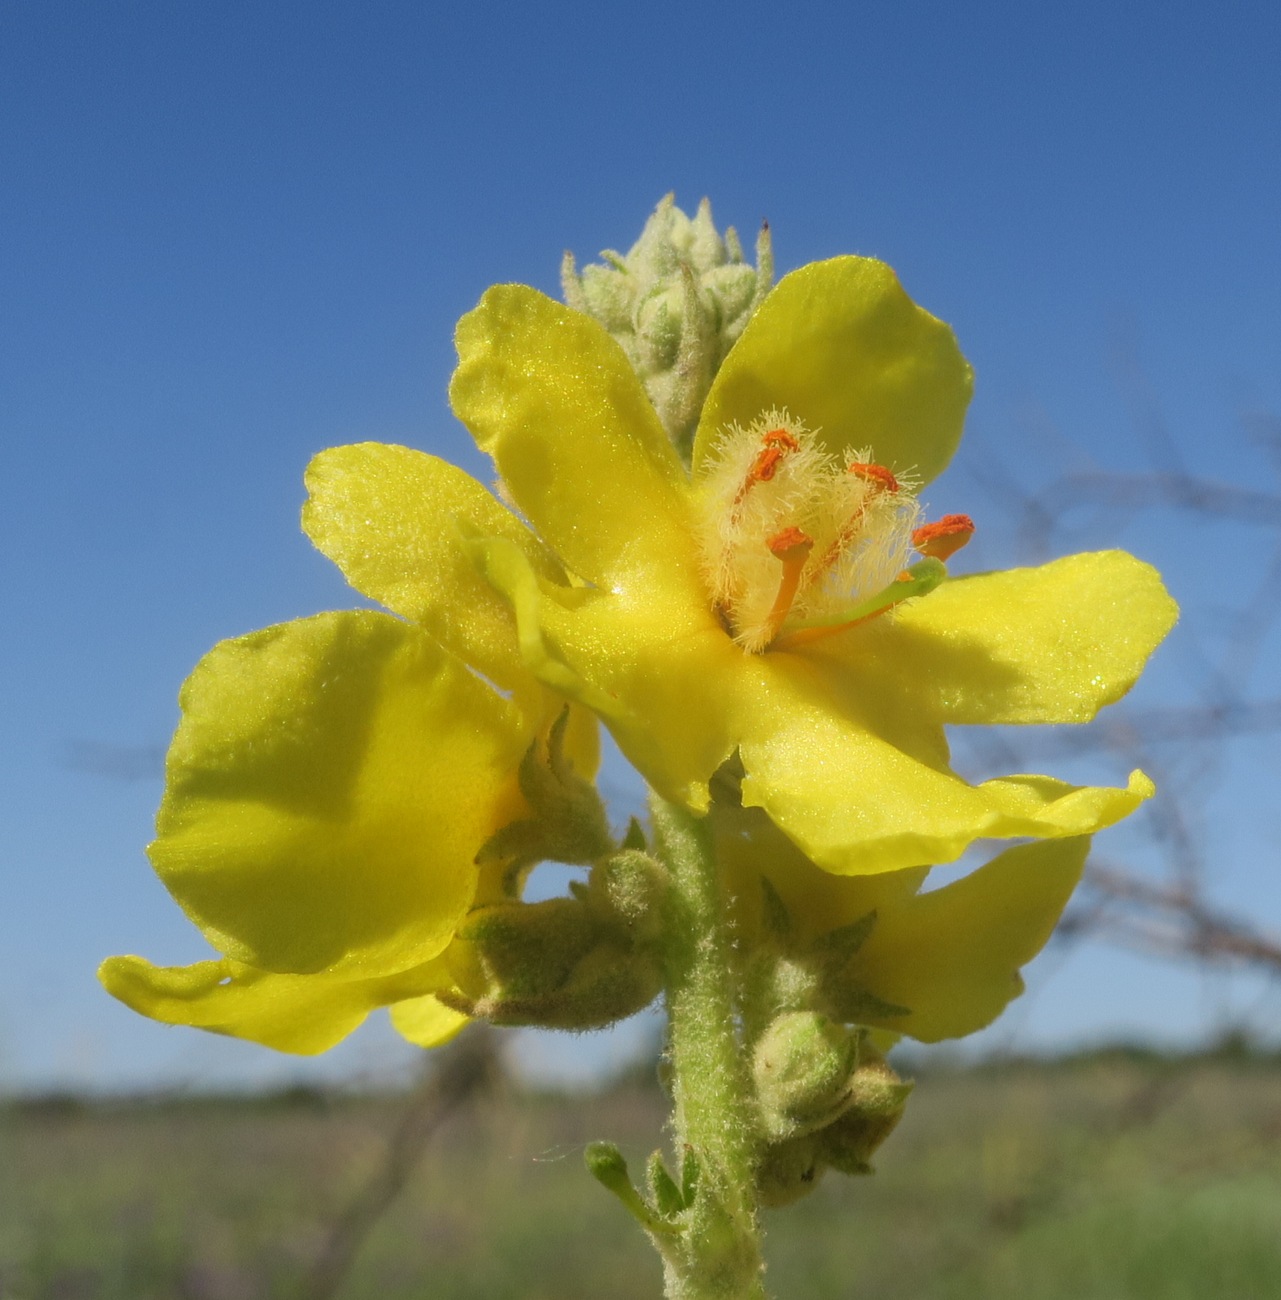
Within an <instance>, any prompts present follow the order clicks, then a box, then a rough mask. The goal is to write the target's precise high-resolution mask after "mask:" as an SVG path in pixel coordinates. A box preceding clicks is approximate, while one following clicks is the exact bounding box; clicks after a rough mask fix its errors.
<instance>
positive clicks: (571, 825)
mask: <svg viewBox="0 0 1281 1300" xmlns="http://www.w3.org/2000/svg"><path fill="white" fill-rule="evenodd" d="M568 722H569V708H568V706H566V707H565V708H564V709H562V710H561V713H560V716H559V717H558V718H557V719H556V721H555V722H554V723H553V724H552V726H551V728H550V730H549V732H548V735H547V738H546V740H545V741H544V740H542V739H540V738H535V739H534V741H533V742H532V743H531V744H530V746H529V748H528V749H527V750H526V751H525V755H524V757H523V758H522V759H521V764H520V768H519V773H518V778H519V781H520V788H521V793H522V794H523V795H524V796H525V800H526V802H527V803H528V804H529V807H530V810H531V812H532V814H533V815H532V816H530V817H523V818H520V819H519V820H517V821H514V822H509V823H508V824H507V825H506V826H504V827H502V828H501V829H500V830H498V831H496V832H495V833H494V834H493V835H491V836H490V837H489V839H488V840H486V841H485V843H484V844H483V845H481V847H480V851H479V852H478V853H477V854H476V865H477V866H479V867H485V866H491V865H494V864H497V863H503V864H505V866H506V871H505V883H506V886H507V891H508V892H509V893H510V894H512V895H513V896H515V895H517V894H519V892H520V886H521V884H522V883H523V881H524V876H525V873H526V872H527V871H528V869H529V868H530V867H532V866H533V865H534V864H535V863H538V862H564V863H566V864H568V865H571V866H575V865H578V866H585V865H587V864H589V863H592V862H595V861H596V860H597V859H598V858H601V857H603V856H604V855H605V854H607V853H609V852H611V851H612V850H613V847H614V842H613V838H612V837H611V835H610V831H609V818H608V816H607V814H606V812H605V805H604V804H603V803H602V802H601V798H600V795H599V794H598V793H597V792H596V787H595V786H594V785H593V784H592V783H591V782H590V781H588V780H585V779H584V778H583V777H581V776H579V775H578V774H577V773H576V772H575V771H574V765H573V763H572V761H570V759H569V758H567V757H566V755H565V730H566V727H567V725H568Z"/></svg>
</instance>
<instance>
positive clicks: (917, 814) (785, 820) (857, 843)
mask: <svg viewBox="0 0 1281 1300" xmlns="http://www.w3.org/2000/svg"><path fill="white" fill-rule="evenodd" d="M763 658H764V659H766V660H767V661H769V663H770V675H769V679H768V681H767V682H762V683H760V684H759V685H758V687H757V688H756V689H755V690H752V691H751V692H750V693H749V694H747V695H745V696H740V698H739V700H738V701H737V705H738V710H739V718H740V719H741V721H740V723H739V728H738V734H739V736H740V745H739V752H740V754H741V757H742V763H743V768H744V771H745V776H744V779H743V787H742V789H743V802H744V804H747V805H749V806H755V807H760V808H763V809H764V810H765V811H766V812H767V813H768V814H769V816H770V817H771V818H772V819H773V821H774V822H775V823H776V824H777V825H778V826H779V828H780V829H781V830H782V831H783V832H784V833H785V834H786V835H787V836H788V837H789V838H790V839H792V840H793V841H794V842H795V843H796V844H797V846H798V847H799V848H800V849H801V850H802V851H803V852H804V853H805V854H806V856H808V857H809V858H811V859H813V861H815V862H817V863H818V864H819V865H820V866H822V867H824V868H825V869H826V870H828V871H833V872H836V873H838V874H841V875H861V874H871V873H875V872H881V871H897V870H899V869H901V868H904V867H913V866H920V865H923V864H926V863H940V862H951V861H953V860H955V859H956V858H958V857H959V856H960V855H961V854H962V853H963V852H964V851H965V849H966V847H967V846H968V845H969V844H971V843H972V842H973V841H974V840H976V839H979V838H982V837H992V836H995V837H1014V836H1036V837H1038V838H1056V837H1060V836H1064V835H1080V834H1086V833H1089V832H1091V831H1094V830H1097V829H1099V828H1100V827H1102V826H1106V825H1110V824H1111V823H1112V822H1114V821H1117V820H1119V819H1120V818H1121V817H1124V816H1126V815H1127V814H1128V813H1129V812H1131V811H1133V809H1134V808H1135V807H1137V806H1138V804H1139V803H1140V802H1142V800H1143V799H1145V798H1147V797H1148V796H1149V795H1150V794H1151V791H1152V787H1151V783H1150V782H1148V781H1147V779H1146V778H1145V777H1143V776H1142V775H1141V774H1137V773H1136V774H1135V775H1134V776H1133V777H1132V778H1131V782H1130V786H1129V788H1127V789H1125V790H1114V789H1096V788H1090V787H1085V788H1078V787H1075V786H1070V785H1067V784H1065V783H1063V782H1058V781H1053V780H1051V779H1050V778H1049V777H1035V776H1032V777H1022V776H1020V777H1007V778H1003V779H1001V780H998V781H989V782H985V783H984V784H982V785H979V786H971V785H969V784H967V783H966V782H965V781H962V780H961V779H960V777H958V776H957V775H956V774H955V773H953V772H952V771H951V770H950V768H948V766H947V761H946V756H947V751H946V747H945V745H944V743H943V739H942V733H941V730H940V729H939V728H938V727H937V726H935V725H933V724H931V723H929V721H928V720H927V719H923V718H922V717H920V716H917V715H916V714H915V713H914V712H913V711H912V709H911V707H910V700H909V701H903V700H901V699H900V700H898V701H894V700H888V699H885V698H878V697H876V696H875V695H872V694H867V693H863V692H860V691H858V689H857V686H855V685H852V684H849V683H846V684H845V688H844V691H842V682H841V680H840V679H839V678H834V677H833V676H832V674H830V673H825V672H823V671H821V668H820V665H818V664H815V663H812V662H807V661H806V660H805V659H803V658H802V657H801V656H795V655H781V654H775V655H767V656H763Z"/></svg>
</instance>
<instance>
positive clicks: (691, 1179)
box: [681, 1144, 699, 1205]
mask: <svg viewBox="0 0 1281 1300" xmlns="http://www.w3.org/2000/svg"><path fill="white" fill-rule="evenodd" d="M698 1171H699V1164H698V1152H697V1151H695V1150H694V1148H693V1147H692V1146H690V1145H688V1144H686V1147H685V1153H684V1155H683V1156H682V1157H681V1195H682V1196H683V1197H684V1198H685V1204H686V1205H693V1204H694V1197H695V1195H696V1194H697V1192H698Z"/></svg>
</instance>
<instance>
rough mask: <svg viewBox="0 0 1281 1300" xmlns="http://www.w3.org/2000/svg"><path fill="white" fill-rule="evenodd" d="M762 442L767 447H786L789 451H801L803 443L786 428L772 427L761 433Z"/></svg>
mask: <svg viewBox="0 0 1281 1300" xmlns="http://www.w3.org/2000/svg"><path fill="white" fill-rule="evenodd" d="M761 442H762V443H764V445H765V446H766V447H786V448H787V450H788V451H800V449H801V444H800V443H799V442H797V441H796V439H795V438H794V437H793V436H792V435H791V434H790V433H788V431H787V430H786V429H771V430H770V431H769V432H768V433H763V434H761Z"/></svg>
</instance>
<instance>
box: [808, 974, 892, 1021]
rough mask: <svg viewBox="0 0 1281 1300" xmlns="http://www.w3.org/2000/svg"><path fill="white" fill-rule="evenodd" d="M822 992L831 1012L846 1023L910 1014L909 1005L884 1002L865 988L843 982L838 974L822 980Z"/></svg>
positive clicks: (888, 1018) (889, 1018)
mask: <svg viewBox="0 0 1281 1300" xmlns="http://www.w3.org/2000/svg"><path fill="white" fill-rule="evenodd" d="M823 993H824V996H825V999H826V1002H827V1005H828V1008H829V1009H830V1010H831V1012H832V1014H833V1015H834V1016H836V1018H837V1019H838V1020H843V1021H844V1022H845V1023H846V1024H847V1025H860V1024H866V1022H867V1021H869V1020H892V1019H895V1018H897V1017H899V1016H910V1015H911V1014H912V1008H911V1007H901V1006H899V1005H898V1004H897V1003H896V1002H886V1001H885V999H884V998H878V997H877V996H876V994H875V993H869V992H868V991H867V989H864V988H859V987H857V986H855V985H853V984H848V983H843V982H842V980H841V978H840V977H839V976H837V977H834V978H829V979H827V980H826V981H825V982H824V985H823Z"/></svg>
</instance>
